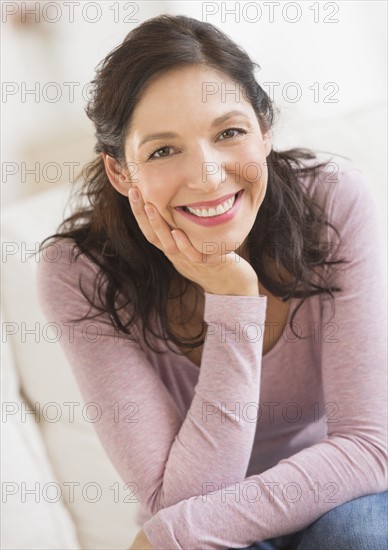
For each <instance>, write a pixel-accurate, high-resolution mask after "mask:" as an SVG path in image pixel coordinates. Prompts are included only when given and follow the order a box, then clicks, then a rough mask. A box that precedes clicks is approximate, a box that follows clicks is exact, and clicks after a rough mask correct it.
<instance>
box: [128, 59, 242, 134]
mask: <svg viewBox="0 0 388 550" xmlns="http://www.w3.org/2000/svg"><path fill="white" fill-rule="evenodd" d="M230 109H238V110H241V111H244V112H245V113H246V114H248V115H252V113H253V109H252V107H251V105H250V103H249V102H248V101H247V100H246V98H245V94H244V90H243V89H242V87H241V85H240V84H239V83H237V82H234V81H233V80H232V79H231V78H230V77H229V76H228V75H226V74H224V73H222V72H221V71H219V70H217V69H214V68H212V67H208V66H205V65H189V66H183V67H175V68H173V69H170V70H168V71H167V72H164V73H162V74H156V75H154V76H153V77H152V78H151V79H150V80H149V81H148V83H147V85H146V88H145V89H144V91H143V93H142V95H141V98H140V101H139V103H138V104H137V106H136V108H135V110H134V113H133V116H132V124H131V127H132V128H134V127H139V126H143V125H147V126H149V124H150V123H151V124H152V123H153V122H155V121H156V120H157V121H160V122H163V120H166V121H167V120H168V121H171V120H173V121H175V119H176V118H177V119H182V118H185V117H187V118H190V115H192V113H193V110H195V112H196V116H201V117H202V118H204V119H206V117H208V116H212V117H217V116H218V115H222V114H223V113H224V112H226V111H227V110H230Z"/></svg>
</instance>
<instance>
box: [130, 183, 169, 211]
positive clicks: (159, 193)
mask: <svg viewBox="0 0 388 550" xmlns="http://www.w3.org/2000/svg"><path fill="white" fill-rule="evenodd" d="M138 179H139V183H138V184H137V185H138V187H139V189H140V192H141V194H142V197H143V200H144V202H145V203H146V202H152V204H154V205H155V206H156V207H157V208H158V209H160V210H163V209H164V208H165V207H166V206H167V205H168V204H170V202H172V200H173V197H174V194H175V192H176V191H175V190H174V188H173V186H172V185H171V179H170V181H169V182H168V181H167V177H166V176H164V175H163V176H159V177H157V176H153V177H152V178H151V177H148V178H146V177H145V176H144V175H143V176H141V177H139V178H138Z"/></svg>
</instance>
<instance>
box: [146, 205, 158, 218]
mask: <svg viewBox="0 0 388 550" xmlns="http://www.w3.org/2000/svg"><path fill="white" fill-rule="evenodd" d="M144 210H145V211H146V212H147V216H148V217H149V218H151V220H153V219H154V218H155V210H154V208H153V207H152V206H148V205H147V206H145V207H144Z"/></svg>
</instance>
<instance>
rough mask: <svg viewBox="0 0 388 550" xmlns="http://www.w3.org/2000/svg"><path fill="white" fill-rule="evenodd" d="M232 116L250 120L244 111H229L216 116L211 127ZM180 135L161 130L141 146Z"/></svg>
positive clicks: (145, 140)
mask: <svg viewBox="0 0 388 550" xmlns="http://www.w3.org/2000/svg"><path fill="white" fill-rule="evenodd" d="M232 116H243V117H244V118H246V119H248V120H249V116H248V115H247V114H246V113H243V112H242V111H229V112H228V113H225V114H224V115H222V116H220V117H218V118H215V119H214V120H213V122H212V123H211V125H210V127H211V128H214V126H218V125H219V124H222V122H224V121H225V120H227V119H228V118H231V117H232ZM175 137H179V134H177V133H175V132H160V133H158V134H150V135H148V136H146V137H145V138H143V139H142V140H141V142H140V144H139V147H138V148H140V147H142V145H144V144H145V143H148V142H149V141H154V140H156V139H166V138H175Z"/></svg>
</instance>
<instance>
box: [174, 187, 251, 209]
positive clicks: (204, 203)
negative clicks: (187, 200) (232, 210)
mask: <svg viewBox="0 0 388 550" xmlns="http://www.w3.org/2000/svg"><path fill="white" fill-rule="evenodd" d="M240 191H241V189H240ZM236 193H238V191H235V192H234V193H229V195H224V196H223V197H220V198H219V199H215V200H214V201H202V202H193V203H191V204H180V205H179V206H176V207H175V208H182V206H189V207H190V208H199V207H200V206H204V207H205V208H207V207H209V206H210V207H212V206H218V205H219V204H222V203H223V202H225V201H227V200H228V199H230V198H231V197H234V195H236Z"/></svg>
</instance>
